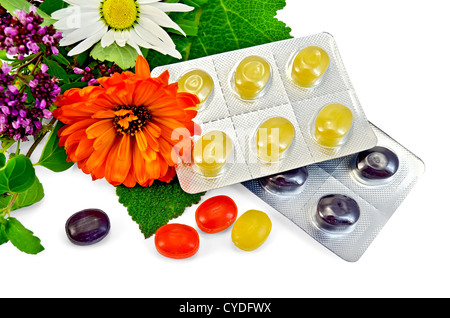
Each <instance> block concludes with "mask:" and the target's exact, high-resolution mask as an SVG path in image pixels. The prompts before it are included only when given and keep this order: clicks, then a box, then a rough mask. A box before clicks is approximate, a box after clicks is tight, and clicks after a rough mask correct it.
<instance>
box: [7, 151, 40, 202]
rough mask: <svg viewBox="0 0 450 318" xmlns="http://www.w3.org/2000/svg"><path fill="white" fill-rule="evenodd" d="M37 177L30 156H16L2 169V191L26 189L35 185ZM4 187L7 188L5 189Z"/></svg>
mask: <svg viewBox="0 0 450 318" xmlns="http://www.w3.org/2000/svg"><path fill="white" fill-rule="evenodd" d="M35 177H36V173H35V171H34V167H33V164H32V162H31V160H30V158H28V157H25V156H24V155H18V156H15V157H13V158H12V159H10V160H8V162H7V163H6V166H5V167H4V168H3V169H1V170H0V193H4V192H9V193H13V192H18V193H20V192H23V191H26V190H27V189H28V188H29V187H31V186H32V185H33V183H34V178H35ZM5 182H6V183H5ZM4 188H6V189H7V190H6V191H3V190H4Z"/></svg>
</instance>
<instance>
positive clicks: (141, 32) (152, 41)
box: [134, 24, 175, 48]
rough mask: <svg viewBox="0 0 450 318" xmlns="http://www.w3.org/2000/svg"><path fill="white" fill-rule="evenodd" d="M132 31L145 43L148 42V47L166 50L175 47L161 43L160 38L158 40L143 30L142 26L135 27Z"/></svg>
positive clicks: (145, 29)
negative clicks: (164, 47)
mask: <svg viewBox="0 0 450 318" xmlns="http://www.w3.org/2000/svg"><path fill="white" fill-rule="evenodd" d="M134 30H135V31H136V33H137V34H138V35H139V36H140V37H141V38H142V39H143V40H144V41H145V42H148V43H149V44H150V45H154V46H166V47H167V48H169V47H175V44H173V45H172V44H170V45H167V44H166V43H165V42H163V41H162V40H161V39H160V38H158V37H157V36H156V35H154V34H153V33H152V32H150V31H148V30H147V28H145V26H143V25H141V24H138V25H136V26H135V27H134Z"/></svg>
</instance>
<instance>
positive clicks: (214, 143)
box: [152, 33, 377, 193]
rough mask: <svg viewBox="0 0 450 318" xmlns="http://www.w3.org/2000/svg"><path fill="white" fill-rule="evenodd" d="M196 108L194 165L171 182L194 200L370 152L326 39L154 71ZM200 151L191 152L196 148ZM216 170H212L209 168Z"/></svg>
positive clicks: (371, 138) (368, 132) (366, 129)
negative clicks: (166, 73)
mask: <svg viewBox="0 0 450 318" xmlns="http://www.w3.org/2000/svg"><path fill="white" fill-rule="evenodd" d="M166 70H168V71H169V74H170V82H178V85H179V90H180V91H184V92H190V93H193V94H196V95H197V96H198V97H199V99H200V101H201V103H200V104H199V105H198V114H197V116H196V117H195V118H194V121H195V122H196V123H197V124H199V126H200V127H201V135H197V136H194V137H193V142H194V150H197V152H198V151H200V150H202V151H204V152H205V154H204V155H202V154H200V153H197V154H196V155H195V154H194V156H193V157H195V158H196V159H202V160H204V161H207V162H206V163H205V164H202V163H199V161H198V160H195V159H194V160H191V161H190V162H186V161H183V162H182V161H181V160H180V161H179V163H178V164H177V168H176V169H177V175H178V179H179V181H180V185H181V187H182V188H183V189H184V190H185V191H186V192H188V193H198V192H203V191H208V190H212V189H215V188H220V187H223V186H226V185H230V184H235V183H240V182H243V181H246V180H251V179H254V178H260V177H263V176H267V175H271V174H274V173H277V172H281V171H286V170H290V169H295V168H299V167H302V166H306V165H310V164H313V163H317V162H322V161H325V160H330V159H334V158H338V157H342V156H346V155H349V154H352V153H356V152H359V151H362V150H366V149H369V148H372V147H373V146H375V145H376V143H377V139H376V135H375V133H374V132H373V130H372V127H371V126H370V125H369V122H368V121H367V119H366V117H365V114H364V112H363V109H362V107H361V104H360V102H359V100H358V98H357V96H356V94H355V90H354V88H353V86H352V84H351V82H350V79H349V77H348V75H347V72H346V70H345V68H344V64H343V62H342V59H341V57H340V54H339V51H338V49H337V46H336V43H335V40H334V38H333V37H332V36H331V35H330V34H328V33H319V34H315V35H311V36H308V37H303V38H292V39H287V40H283V41H278V42H273V43H268V44H263V45H259V46H254V47H249V48H245V49H241V50H236V51H231V52H225V53H221V54H217V55H210V56H206V57H202V58H198V59H193V60H189V61H184V62H179V63H174V64H170V65H165V66H160V67H157V68H155V69H153V70H152V76H158V75H160V74H161V73H162V72H164V71H166ZM199 142H200V143H201V145H198V146H197V145H196V144H197V143H199ZM214 163H217V164H214Z"/></svg>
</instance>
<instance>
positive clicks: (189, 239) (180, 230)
mask: <svg viewBox="0 0 450 318" xmlns="http://www.w3.org/2000/svg"><path fill="white" fill-rule="evenodd" d="M155 246H156V250H157V251H158V252H159V253H160V254H161V255H163V256H166V257H169V258H176V259H181V258H188V257H191V256H193V255H194V254H195V253H197V251H198V248H199V246H200V238H199V236H198V233H197V231H196V230H195V229H194V228H193V227H191V226H189V225H185V224H179V223H171V224H166V225H163V226H161V227H160V228H159V229H158V230H157V231H156V233H155Z"/></svg>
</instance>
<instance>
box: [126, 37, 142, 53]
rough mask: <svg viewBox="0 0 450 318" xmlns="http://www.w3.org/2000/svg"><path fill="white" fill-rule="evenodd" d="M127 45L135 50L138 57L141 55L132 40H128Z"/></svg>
mask: <svg viewBox="0 0 450 318" xmlns="http://www.w3.org/2000/svg"><path fill="white" fill-rule="evenodd" d="M128 45H129V46H131V47H132V48H134V49H135V50H136V52H137V53H138V55H143V54H142V51H141V49H140V48H139V46H138V45H137V44H136V43H135V42H134V41H133V40H131V39H129V40H128Z"/></svg>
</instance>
